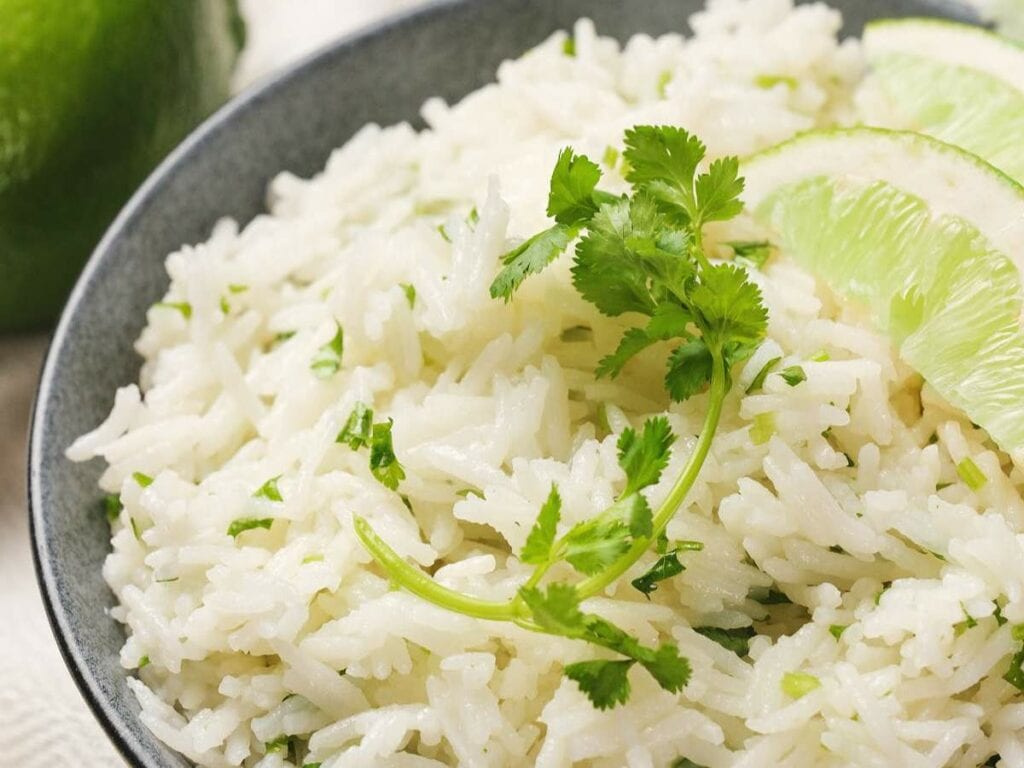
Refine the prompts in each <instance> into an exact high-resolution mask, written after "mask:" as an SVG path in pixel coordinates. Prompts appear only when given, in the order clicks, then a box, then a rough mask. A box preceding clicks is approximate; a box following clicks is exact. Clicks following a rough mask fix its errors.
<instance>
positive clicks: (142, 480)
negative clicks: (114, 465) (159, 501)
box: [132, 472, 153, 488]
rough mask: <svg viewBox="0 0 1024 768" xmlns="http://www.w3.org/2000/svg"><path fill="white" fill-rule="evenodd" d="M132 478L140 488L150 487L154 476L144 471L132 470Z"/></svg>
mask: <svg viewBox="0 0 1024 768" xmlns="http://www.w3.org/2000/svg"><path fill="white" fill-rule="evenodd" d="M132 480H134V481H135V482H136V483H137V484H138V486H139V487H140V488H149V486H151V485H152V484H153V478H152V477H150V476H149V475H145V474H143V473H142V472H132Z"/></svg>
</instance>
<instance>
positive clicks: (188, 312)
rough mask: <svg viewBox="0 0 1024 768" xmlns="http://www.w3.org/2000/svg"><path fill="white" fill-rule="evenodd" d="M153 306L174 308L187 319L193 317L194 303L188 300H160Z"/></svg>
mask: <svg viewBox="0 0 1024 768" xmlns="http://www.w3.org/2000/svg"><path fill="white" fill-rule="evenodd" d="M153 306H154V307H161V308H162V309H173V310H175V311H176V312H180V313H181V316H182V317H184V318H185V319H186V320H188V319H190V318H191V317H192V305H191V304H189V303H188V302H187V301H158V302H157V303H156V304H154V305H153Z"/></svg>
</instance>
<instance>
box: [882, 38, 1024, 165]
mask: <svg viewBox="0 0 1024 768" xmlns="http://www.w3.org/2000/svg"><path fill="white" fill-rule="evenodd" d="M864 49H865V51H866V53H867V57H868V60H869V62H870V63H871V66H872V75H871V77H870V78H869V81H868V83H869V85H873V86H875V87H878V88H880V89H881V92H882V93H883V94H884V96H885V101H886V103H887V105H888V106H889V108H890V109H891V110H892V111H893V114H894V116H895V119H896V121H898V122H899V124H900V126H901V127H905V128H911V129H913V130H918V131H922V132H924V133H928V134H929V135H931V136H934V137H936V138H939V139H942V140H943V141H946V142H949V143H951V144H956V145H957V146H960V147H963V148H964V149H967V150H970V151H971V152H974V153H975V154H977V155H980V156H981V157H983V158H985V159H986V160H988V161H989V162H990V163H992V164H993V165H995V166H996V167H997V168H1000V169H1002V170H1003V171H1005V172H1006V173H1008V174H1010V175H1011V176H1013V177H1014V178H1016V179H1018V180H1024V151H1022V150H1021V141H1022V139H1024V48H1022V47H1020V46H1018V45H1016V44H1015V43H1012V42H1010V41H1008V40H1005V39H1003V38H1000V37H999V36H997V35H994V34H992V33H991V32H988V31H986V30H982V29H979V28H977V27H972V26H969V25H966V24H955V23H951V22H944V21H935V20H926V19H910V20H905V21H883V22H876V23H874V24H870V25H868V28H867V29H866V30H865V33H864Z"/></svg>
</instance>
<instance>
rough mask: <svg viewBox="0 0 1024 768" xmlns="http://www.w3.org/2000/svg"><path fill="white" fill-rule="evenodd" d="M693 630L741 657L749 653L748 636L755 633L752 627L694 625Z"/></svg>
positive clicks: (750, 636)
mask: <svg viewBox="0 0 1024 768" xmlns="http://www.w3.org/2000/svg"><path fill="white" fill-rule="evenodd" d="M693 631H694V632H696V633H698V634H701V635H704V637H706V638H707V639H708V640H714V641H715V642H716V643H718V644H719V645H720V646H722V647H723V648H725V649H726V650H729V651H732V652H733V653H735V654H736V655H737V656H739V657H741V658H742V657H743V656H746V655H747V654H749V653H750V638H752V637H754V636H755V635H756V634H757V633H756V632H755V631H754V628H753V627H737V628H736V629H722V628H721V627H694V628H693Z"/></svg>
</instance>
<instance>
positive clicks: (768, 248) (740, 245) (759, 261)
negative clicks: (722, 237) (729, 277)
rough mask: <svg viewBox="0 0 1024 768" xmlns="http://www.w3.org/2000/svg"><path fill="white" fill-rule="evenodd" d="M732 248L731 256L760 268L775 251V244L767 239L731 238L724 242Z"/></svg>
mask: <svg viewBox="0 0 1024 768" xmlns="http://www.w3.org/2000/svg"><path fill="white" fill-rule="evenodd" d="M726 245H727V246H729V247H730V248H731V249H732V253H733V257H734V258H736V259H739V260H740V261H744V262H746V263H747V264H750V265H751V266H753V267H756V268H757V269H761V268H762V267H764V265H765V264H766V263H767V262H768V259H769V258H771V255H772V253H774V252H775V246H774V245H772V244H771V243H770V242H769V241H767V240H731V241H729V242H727V243H726Z"/></svg>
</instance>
